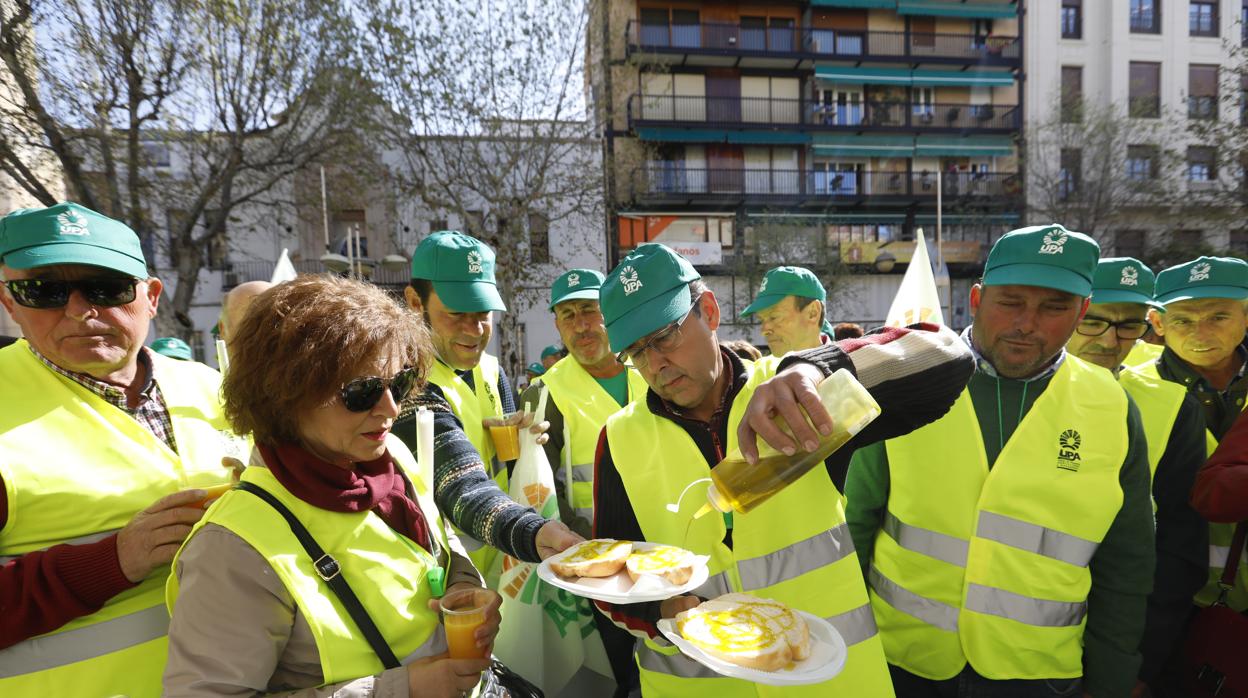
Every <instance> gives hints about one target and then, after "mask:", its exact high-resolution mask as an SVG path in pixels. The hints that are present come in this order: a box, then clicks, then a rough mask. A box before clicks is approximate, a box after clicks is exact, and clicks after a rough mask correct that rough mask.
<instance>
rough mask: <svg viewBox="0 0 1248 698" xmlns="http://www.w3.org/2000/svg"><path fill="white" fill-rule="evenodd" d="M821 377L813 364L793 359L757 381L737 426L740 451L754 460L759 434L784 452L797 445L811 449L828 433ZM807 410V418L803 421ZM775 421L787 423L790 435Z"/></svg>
mask: <svg viewBox="0 0 1248 698" xmlns="http://www.w3.org/2000/svg"><path fill="white" fill-rule="evenodd" d="M821 381H823V373H822V372H820V370H819V369H818V368H816V367H815V366H814V364H808V363H796V364H794V365H792V366H789V367H788V368H786V369H784V370H783V371H781V372H779V373H777V374H776V375H775V376H773V377H772V378H770V379H769V380H767V381H765V382H763V383H762V384H761V385H759V386H758V388H757V389H756V390H755V391H754V396H753V397H751V398H750V402H749V404H748V405H747V406H746V408H745V415H744V417H743V418H742V419H741V424H740V425H739V426H738V427H737V443H738V444H739V445H740V448H741V455H743V456H744V457H745V459H746V460H747V461H749V462H750V463H756V462H758V444H757V443H756V442H755V439H756V438H757V437H759V436H761V437H762V438H763V441H765V442H767V443H768V444H769V445H771V447H772V448H775V449H776V450H777V451H780V452H781V453H783V454H785V455H786V456H791V455H793V454H795V453H797V451H798V450H799V449H800V450H804V451H813V450H815V449H816V448H817V447H818V445H819V440H820V437H821V435H822V436H827V435H828V434H831V433H832V416H831V415H830V414H828V410H827V409H826V408H824V406H823V403H822V402H820V400H819V383H820V382H821ZM807 414H809V415H810V422H807V421H806V415H807ZM777 418H779V419H778V420H777ZM777 421H780V422H783V423H784V424H785V425H787V426H788V429H789V431H791V432H792V435H791V436H790V435H789V434H787V433H785V431H784V429H782V428H781V425H780V424H777ZM812 424H813V425H814V428H812V426H811V425H812ZM815 429H818V432H816V431H815Z"/></svg>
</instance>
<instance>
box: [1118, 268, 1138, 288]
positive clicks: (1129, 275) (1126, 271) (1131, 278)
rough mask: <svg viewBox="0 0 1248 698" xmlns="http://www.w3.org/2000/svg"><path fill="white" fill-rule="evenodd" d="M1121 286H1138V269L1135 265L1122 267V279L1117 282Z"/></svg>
mask: <svg viewBox="0 0 1248 698" xmlns="http://www.w3.org/2000/svg"><path fill="white" fill-rule="evenodd" d="M1119 283H1120V284H1121V285H1123V286H1139V285H1140V270H1139V269H1136V268H1135V267H1123V268H1122V280H1121V281H1120V282H1119Z"/></svg>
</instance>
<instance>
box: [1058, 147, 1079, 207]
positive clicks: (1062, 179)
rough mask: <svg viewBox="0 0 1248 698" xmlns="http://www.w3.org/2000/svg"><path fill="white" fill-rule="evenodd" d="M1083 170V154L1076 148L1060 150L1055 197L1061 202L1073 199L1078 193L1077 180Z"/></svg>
mask: <svg viewBox="0 0 1248 698" xmlns="http://www.w3.org/2000/svg"><path fill="white" fill-rule="evenodd" d="M1082 170H1083V152H1082V151H1080V150H1079V149H1078V148H1062V155H1061V171H1060V172H1059V173H1058V183H1057V196H1058V199H1059V200H1061V201H1065V200H1067V199H1070V198H1073V197H1074V196H1075V195H1076V194H1077V193H1078V192H1079V180H1080V177H1081V176H1082Z"/></svg>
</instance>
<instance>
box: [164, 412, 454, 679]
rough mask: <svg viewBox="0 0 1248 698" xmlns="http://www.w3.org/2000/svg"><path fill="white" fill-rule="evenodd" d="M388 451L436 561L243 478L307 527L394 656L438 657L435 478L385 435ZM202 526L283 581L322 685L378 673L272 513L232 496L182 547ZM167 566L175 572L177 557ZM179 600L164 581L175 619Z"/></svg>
mask: <svg viewBox="0 0 1248 698" xmlns="http://www.w3.org/2000/svg"><path fill="white" fill-rule="evenodd" d="M386 449H387V451H388V452H389V453H390V455H391V457H393V458H394V461H395V463H396V466H397V467H398V468H400V469H402V470H403V471H404V472H407V473H409V478H410V479H411V481H412V485H413V488H414V489H415V490H416V492H415V494H416V499H417V501H418V503H419V505H420V508H421V511H422V512H423V513H424V516H425V518H426V520H427V521H428V523H429V528H430V531H431V533H432V537H431V540H432V542H433V543H435V545H434V546H433V551H432V553H433V554H431V552H430V551H426V550H425V549H423V548H421V547H420V546H418V545H416V544H415V543H413V542H412V541H411V540H410V539H408V538H406V537H404V536H403V535H401V534H399V533H398V532H396V531H395V530H394V529H392V528H390V526H388V525H387V524H386V523H385V522H384V521H382V520H381V518H380V517H379V516H378V515H377V514H375V513H373V512H362V513H355V512H352V513H344V512H332V511H328V510H325V509H320V508H318V507H315V506H313V505H311V504H308V503H307V502H304V501H303V500H301V499H299V498H297V497H295V496H294V495H293V494H291V493H290V492H289V491H288V490H286V488H284V487H283V486H282V484H281V483H280V482H278V480H277V478H275V477H274V476H273V474H272V473H271V472H270V471H269V470H268V468H265V467H262V465H261V464H257V463H256V461H255V460H253V465H252V466H251V467H249V468H247V470H246V471H244V473H243V481H244V482H251V483H254V484H256V485H257V486H259V487H262V488H264V489H265V490H267V491H268V492H269V493H270V494H272V495H273V496H274V497H275V498H277V499H278V500H279V501H281V503H282V504H284V505H286V507H287V508H288V509H290V511H291V513H292V514H294V515H295V517H296V518H297V519H299V521H300V523H302V524H303V525H304V526H306V527H307V529H308V532H309V533H311V534H312V537H313V538H314V539H315V540H316V541H317V543H319V544H320V545H321V546H322V547H323V548H324V549H325V551H326V553H328V554H330V555H332V556H333V557H334V558H335V559H336V560H337V561H338V564H339V567H340V569H341V574H342V576H343V578H344V579H345V580H346V581H347V582H348V583H349V584H350V586H351V588H352V590H353V591H354V592H355V593H356V595H357V596H358V597H359V600H360V604H361V605H362V606H363V607H364V608H365V609H366V611H367V612H368V614H369V615H370V616H371V617H372V619H373V621H374V623H376V625H377V629H378V630H379V631H380V632H381V634H382V636H383V637H384V638H385V639H386V641H387V643H388V644H389V645H390V648H391V649H392V650H393V651H394V653H395V655H396V656H398V657H404V658H405V659H408V660H410V659H416V658H420V657H424V656H429V655H431V654H435V653H437V652H439V651H441V650H442V649H443V648H444V647H445V635H444V634H443V632H442V631H441V625H440V624H439V623H438V614H437V613H436V612H435V611H431V610H430V609H429V606H428V604H429V601H430V600H431V599H432V598H434V597H433V594H432V590H431V588H430V584H429V582H428V574H429V572H430V571H431V570H433V569H437V568H439V567H442V566H445V564H446V563H447V560H448V549H449V546H450V541H449V537H448V535H447V534H446V528H445V526H444V525H443V523H442V520H441V517H440V516H439V514H438V510H437V507H436V505H435V504H434V500H433V492H432V487H431V486H430V483H432V481H433V475H432V473H431V472H425V471H423V470H421V469H420V467H419V465H417V464H416V463H415V459H414V458H412V456H411V453H410V452H409V451H408V450H407V448H406V446H404V445H403V443H402V442H401V441H400V440H399V439H398V438H397V437H394V436H388V437H387V439H386ZM208 524H214V525H217V526H221V527H224V528H226V529H228V530H230V531H231V532H233V533H234V534H235V535H237V536H239V537H240V538H242V539H243V540H244V541H246V542H247V544H248V545H250V546H251V547H252V548H254V549H255V550H256V552H258V553H259V554H260V555H261V556H262V557H264V559H265V561H266V562H267V563H268V564H269V566H270V567H271V568H272V571H273V573H274V574H275V575H276V576H277V578H278V579H280V580H281V582H282V584H283V585H284V586H285V588H286V591H287V592H288V593H289V594H290V595H291V598H292V599H293V601H294V604H295V606H296V607H297V608H298V609H299V610H300V612H301V613H302V614H303V616H304V618H305V619H306V620H307V623H308V628H309V630H310V631H311V633H312V637H313V639H314V641H315V642H316V648H317V652H318V654H319V659H320V669H321V671H322V673H323V675H324V680H325V683H326V684H331V683H338V682H341V681H349V680H353V679H357V678H361V677H364V676H371V675H373V674H377V673H380V672H381V671H382V670H383V668H384V667H383V666H382V664H381V660H380V659H379V658H378V657H377V655H376V653H375V652H374V651H373V649H372V647H371V646H370V645H369V644H368V642H367V641H366V640H365V639H364V637H363V636H362V634H361V633H360V632H359V630H358V628H357V626H356V625H355V621H354V620H352V619H351V617H350V615H349V614H348V613H347V611H346V609H345V608H344V607H343V606H342V602H341V601H340V600H339V598H338V596H337V595H336V594H335V593H333V592H332V591H331V590H330V588H329V586H328V585H327V584H326V583H325V582H324V581H323V580H322V579H321V578H320V576H319V574H318V573H317V572H316V570H315V568H314V567H313V564H312V563H313V560H312V559H311V558H309V557H308V555H307V553H306V552H305V550H304V548H303V546H302V545H301V544H300V543H299V541H298V539H296V538H295V535H294V533H293V532H292V531H291V530H290V527H289V526H287V525H285V521H284V520H283V519H282V518H281V515H280V514H278V513H277V511H276V510H275V509H273V508H272V507H271V506H270V505H269V504H267V503H265V502H264V501H263V500H261V499H260V498H259V497H256V496H255V495H253V494H251V493H249V492H244V491H240V490H232V491H230V492H227V493H226V494H225V495H224V496H222V497H221V499H220V500H219V501H218V502H217V503H216V504H214V505H213V506H212V507H211V508H210V509H209V510H208V512H207V514H205V515H204V518H203V519H201V520H200V522H199V523H197V524H196V525H195V527H194V529H193V530H192V532H191V535H190V536H189V537H188V541H190V540H194V537H195V535H196V533H198V531H199V530H200V529H202V528H203V527H204V526H206V525H208ZM184 547H185V544H184ZM180 554H181V550H179V555H180ZM435 554H436V555H437V556H438V557H434V555H435ZM174 565H175V569H177V560H176V558H175V562H174ZM178 596H179V580H178V577H177V575H170V577H169V581H168V584H167V587H166V602H167V604H168V607H169V609H170V611H171V612H172V613H176V612H177V602H178ZM253 630H255V628H253ZM246 631H247V629H245V628H240V629H239V632H246Z"/></svg>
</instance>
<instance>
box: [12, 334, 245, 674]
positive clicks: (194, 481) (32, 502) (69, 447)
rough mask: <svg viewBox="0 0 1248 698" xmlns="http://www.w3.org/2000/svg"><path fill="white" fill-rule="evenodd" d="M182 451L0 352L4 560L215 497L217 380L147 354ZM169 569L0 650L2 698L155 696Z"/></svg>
mask: <svg viewBox="0 0 1248 698" xmlns="http://www.w3.org/2000/svg"><path fill="white" fill-rule="evenodd" d="M149 356H151V359H152V364H153V367H154V370H155V373H156V377H157V380H158V385H159V387H160V392H161V394H162V395H163V396H164V400H165V404H166V406H167V407H168V409H169V416H170V418H171V419H172V422H173V435H174V440H175V443H176V444H177V448H178V451H177V453H174V452H173V451H172V450H170V449H169V447H168V446H167V445H165V442H164V441H162V440H161V439H160V438H159V437H157V436H156V435H155V434H153V433H152V432H151V431H150V430H148V429H147V428H145V427H144V426H142V425H141V424H139V423H138V422H137V421H135V419H134V418H133V417H131V416H130V415H128V414H126V413H125V412H123V411H122V410H120V409H118V408H116V407H115V406H113V405H111V404H109V403H108V402H106V401H104V400H103V399H101V398H100V397H98V396H97V395H95V394H94V393H92V392H91V391H89V390H87V389H86V388H84V387H83V386H81V385H79V384H78V383H76V382H74V381H73V380H71V379H69V378H66V377H64V376H62V375H60V374H58V373H56V372H54V371H52V370H50V369H48V367H47V366H45V365H44V364H43V363H42V362H41V361H39V359H38V358H37V357H36V356H35V355H34V354H33V353H32V352H31V351H30V348H29V346H28V345H27V344H26V342H25V340H19V341H18V342H17V343H16V344H13V345H11V346H9V347H6V348H4V349H0V386H4V388H3V391H4V392H3V396H2V397H0V414H2V415H3V416H0V477H2V478H3V479H4V490H5V495H6V496H7V498H8V511H9V515H8V522H7V524H6V525H5V527H4V530H3V531H0V563H2V562H4V559H3V558H4V557H9V556H19V555H23V554H25V553H29V552H32V551H35V550H45V549H47V548H50V547H52V546H54V545H57V544H60V543H70V544H73V543H87V542H91V541H95V540H100V539H102V538H104V537H106V536H108V535H111V534H113V533H116V532H117V531H118V530H119V529H121V528H122V527H123V526H125V525H126V524H127V523H129V521H130V519H132V518H133V517H134V515H135V514H136V513H138V512H139V511H141V510H143V509H146V508H147V507H148V506H150V505H152V504H153V503H155V502H156V500H158V499H160V498H161V497H164V496H166V495H169V494H172V493H174V492H177V491H179V490H184V489H190V488H194V487H207V486H210V485H219V484H222V483H224V482H226V481H227V480H228V477H229V474H228V473H227V471H226V470H225V469H224V468H223V467H222V466H221V457H222V456H224V455H226V454H227V453H229V448H230V445H229V439H230V438H231V436H230V435H229V432H228V430H227V425H226V421H225V418H224V417H223V416H222V414H221V404H220V399H219V398H218V391H219V390H220V386H221V376H220V374H218V373H217V372H216V371H214V370H212V369H211V368H208V367H207V366H204V365H203V364H198V363H194V362H182V361H175V360H172V359H167V358H165V357H163V356H160V355H157V354H155V353H151V354H149ZM168 574H169V568H168V567H167V566H161V567H158V568H156V569H155V570H152V572H151V574H149V575H148V576H147V577H146V578H145V579H144V580H143V581H142V582H140V583H139V585H138V586H136V587H134V588H132V589H128V590H126V591H124V592H122V593H121V594H118V595H117V596H115V597H113V598H112V599H109V601H108V603H106V604H105V605H104V607H103V608H101V609H100V610H99V611H97V612H95V613H92V614H91V615H88V616H83V617H81V618H76V619H74V620H72V621H70V622H69V623H66V624H65V625H63V626H61V627H60V628H57V629H56V630H54V631H52V632H50V633H47V634H44V635H40V636H38V637H34V638H31V639H28V640H25V641H23V642H19V643H17V644H16V645H13V646H11V647H8V648H5V649H4V650H0V695H4V696H58V697H62V696H67V697H70V698H72V697H74V696H111V695H119V694H122V695H128V696H131V697H132V698H142V697H143V696H158V695H160V680H161V674H162V673H163V672H164V668H165V654H166V647H167V644H168V643H167V637H166V635H167V633H168V631H169V616H168V614H167V613H166V612H165V605H164V584H165V577H167V576H168Z"/></svg>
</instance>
